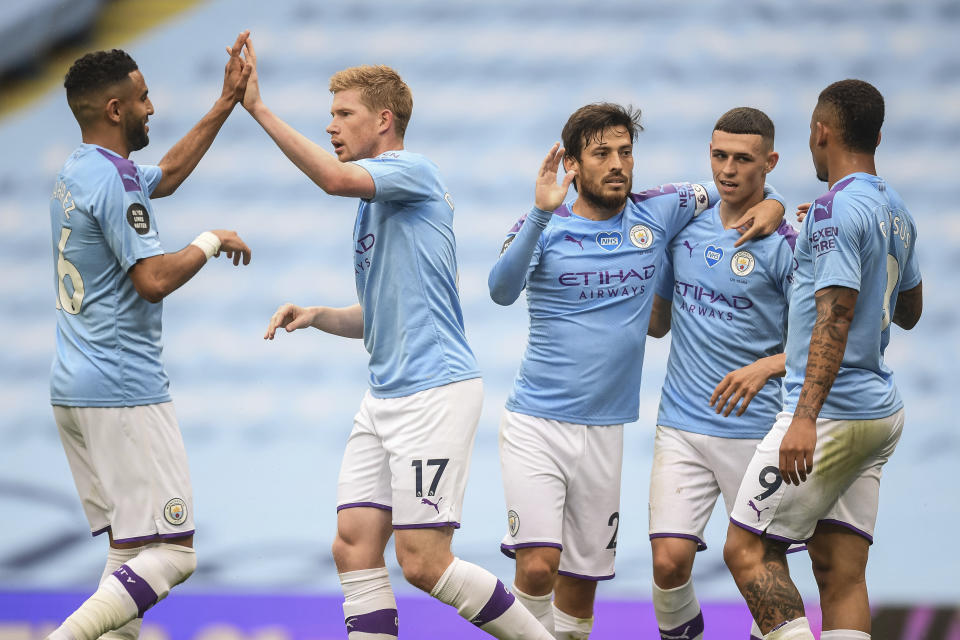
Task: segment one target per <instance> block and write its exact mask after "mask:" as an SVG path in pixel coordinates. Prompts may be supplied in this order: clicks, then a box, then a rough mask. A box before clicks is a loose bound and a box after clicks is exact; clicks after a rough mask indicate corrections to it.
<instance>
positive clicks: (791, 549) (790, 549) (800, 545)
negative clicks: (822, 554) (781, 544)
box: [787, 544, 807, 553]
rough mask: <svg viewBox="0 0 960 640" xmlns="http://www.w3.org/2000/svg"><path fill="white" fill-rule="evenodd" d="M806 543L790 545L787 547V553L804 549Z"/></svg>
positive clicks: (805, 548)
mask: <svg viewBox="0 0 960 640" xmlns="http://www.w3.org/2000/svg"><path fill="white" fill-rule="evenodd" d="M806 550H807V545H805V544H797V545H796V546H791V547H788V548H787V553H800V552H801V551H806Z"/></svg>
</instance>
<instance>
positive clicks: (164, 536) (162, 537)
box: [113, 529, 194, 542]
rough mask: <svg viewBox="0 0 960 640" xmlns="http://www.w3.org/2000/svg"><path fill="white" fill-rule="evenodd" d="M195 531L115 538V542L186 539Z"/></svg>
mask: <svg viewBox="0 0 960 640" xmlns="http://www.w3.org/2000/svg"><path fill="white" fill-rule="evenodd" d="M193 533H194V530H193V529H190V531H178V532H177V533H162V534H161V533H154V534H151V535H149V536H137V537H136V538H114V539H113V541H114V542H146V541H147V540H168V539H170V538H186V537H187V536H192V535H193Z"/></svg>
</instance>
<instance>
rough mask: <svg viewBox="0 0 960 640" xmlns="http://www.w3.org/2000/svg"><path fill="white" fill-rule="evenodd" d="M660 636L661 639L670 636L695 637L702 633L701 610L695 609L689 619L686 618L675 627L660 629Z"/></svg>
mask: <svg viewBox="0 0 960 640" xmlns="http://www.w3.org/2000/svg"><path fill="white" fill-rule="evenodd" d="M659 631H660V638H661V639H662V640H671V639H672V638H695V637H697V636H699V635H702V634H703V612H702V611H697V615H695V616H694V617H693V618H691V619H690V620H687V621H686V622H684V623H683V624H681V625H680V626H679V627H677V628H675V629H660V630H659Z"/></svg>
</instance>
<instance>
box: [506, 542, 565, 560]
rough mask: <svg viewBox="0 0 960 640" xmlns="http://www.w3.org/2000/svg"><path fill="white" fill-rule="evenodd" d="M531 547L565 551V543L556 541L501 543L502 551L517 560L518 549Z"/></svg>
mask: <svg viewBox="0 0 960 640" xmlns="http://www.w3.org/2000/svg"><path fill="white" fill-rule="evenodd" d="M531 547H550V548H551V549H560V551H563V545H562V544H557V543H556V542H521V543H520V544H503V543H501V544H500V553H502V554H503V555H505V556H507V557H508V558H512V559H514V560H516V558H517V554H516V550H517V549H528V548H531Z"/></svg>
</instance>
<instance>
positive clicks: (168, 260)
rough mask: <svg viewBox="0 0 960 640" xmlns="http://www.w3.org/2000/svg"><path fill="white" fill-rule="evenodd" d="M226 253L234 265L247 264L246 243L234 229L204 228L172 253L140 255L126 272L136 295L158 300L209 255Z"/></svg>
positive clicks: (195, 269)
mask: <svg viewBox="0 0 960 640" xmlns="http://www.w3.org/2000/svg"><path fill="white" fill-rule="evenodd" d="M221 253H226V254H227V257H228V258H230V259H232V260H233V264H234V266H236V265H239V264H240V261H241V260H243V264H245V265H246V264H250V255H251V254H250V247H248V246H247V245H246V243H245V242H244V241H243V240H241V239H240V236H238V235H237V234H236V232H234V231H226V230H224V229H216V230H214V231H205V232H203V233H201V234H200V235H199V236H197V238H196V239H195V240H194V241H193V242H191V243H190V244H188V245H187V246H186V247H184V248H183V249H181V250H180V251H177V252H176V253H164V254H162V255H159V256H152V257H150V258H143V259H142V260H138V261H137V263H136V264H135V265H133V266H132V267H130V271H128V272H127V274H128V275H129V276H130V279H131V280H132V281H133V287H134V289H136V290H137V293H139V294H140V297H141V298H143V299H144V300H146V301H148V302H160V301H161V300H163V299H164V298H166V297H167V296H168V295H170V294H171V293H173V292H174V291H176V290H177V289H179V288H180V287H181V286H183V285H184V284H185V283H186V282H187V281H188V280H189V279H190V278H192V277H193V276H195V275H196V274H197V272H198V271H200V269H202V268H203V265H205V264H206V263H207V260H209V259H210V258H211V257H215V256H219V255H220V254H221Z"/></svg>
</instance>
